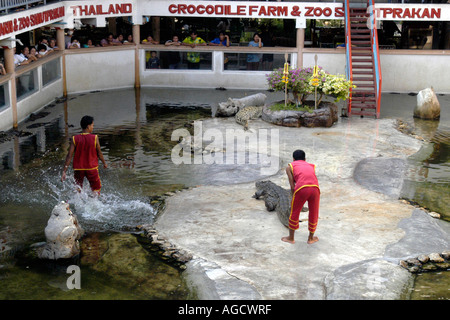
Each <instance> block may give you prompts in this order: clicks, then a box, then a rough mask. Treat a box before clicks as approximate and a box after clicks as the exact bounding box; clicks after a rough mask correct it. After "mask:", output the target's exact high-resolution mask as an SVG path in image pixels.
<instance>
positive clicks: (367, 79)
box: [353, 74, 373, 82]
mask: <svg viewBox="0 0 450 320" xmlns="http://www.w3.org/2000/svg"><path fill="white" fill-rule="evenodd" d="M355 76H358V74H354V75H353V82H356V81H373V77H371V78H368V77H361V78H355Z"/></svg>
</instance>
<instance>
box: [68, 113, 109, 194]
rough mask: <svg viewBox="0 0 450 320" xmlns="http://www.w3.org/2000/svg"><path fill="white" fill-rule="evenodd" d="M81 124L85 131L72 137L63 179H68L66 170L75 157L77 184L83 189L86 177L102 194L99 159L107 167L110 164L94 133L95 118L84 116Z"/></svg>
mask: <svg viewBox="0 0 450 320" xmlns="http://www.w3.org/2000/svg"><path fill="white" fill-rule="evenodd" d="M80 125H81V129H82V130H83V132H82V133H81V134H78V135H75V136H73V137H72V139H70V147H69V153H68V154H67V157H66V162H65V164H64V169H63V172H62V176H61V181H64V180H65V179H66V171H67V168H68V167H69V164H70V161H71V160H72V157H73V170H74V178H75V182H76V184H77V185H78V186H79V187H80V189H81V188H82V187H83V180H84V177H86V178H87V179H88V181H89V184H90V186H91V189H92V191H93V192H95V193H97V194H100V189H101V188H102V183H101V181H100V176H99V174H98V159H100V160H101V161H102V163H103V166H104V167H105V169H106V168H108V165H107V164H106V162H105V159H104V158H103V154H102V152H101V150H100V142H99V141H98V136H97V135H95V134H92V132H93V131H94V118H93V117H91V116H84V117H83V118H81V121H80Z"/></svg>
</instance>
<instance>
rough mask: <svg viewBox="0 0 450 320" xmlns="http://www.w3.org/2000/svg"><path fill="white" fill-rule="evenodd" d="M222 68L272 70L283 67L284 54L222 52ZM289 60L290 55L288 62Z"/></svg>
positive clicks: (231, 69)
mask: <svg viewBox="0 0 450 320" xmlns="http://www.w3.org/2000/svg"><path fill="white" fill-rule="evenodd" d="M223 58H224V60H223V61H224V70H225V71H226V70H229V71H238V70H242V71H244V70H247V71H273V69H278V68H283V67H284V62H285V61H284V54H276V53H256V52H255V53H230V52H225V53H224V57H223ZM289 61H290V55H289V58H288V62H289Z"/></svg>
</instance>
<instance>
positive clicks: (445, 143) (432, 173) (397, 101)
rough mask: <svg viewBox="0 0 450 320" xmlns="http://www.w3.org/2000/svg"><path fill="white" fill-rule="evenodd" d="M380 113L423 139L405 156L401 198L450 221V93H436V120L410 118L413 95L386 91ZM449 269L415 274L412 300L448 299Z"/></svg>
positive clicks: (410, 293)
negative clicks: (404, 176) (406, 160)
mask: <svg viewBox="0 0 450 320" xmlns="http://www.w3.org/2000/svg"><path fill="white" fill-rule="evenodd" d="M383 99H384V100H383V106H384V108H383V109H382V113H381V116H382V117H390V118H395V119H400V120H401V121H403V122H404V123H405V130H403V131H404V132H405V133H407V134H411V135H413V136H415V137H416V138H418V139H422V140H423V141H424V143H423V146H422V148H421V149H420V150H419V151H418V152H417V153H415V154H413V155H412V156H410V157H409V158H408V170H407V174H406V178H405V180H404V185H403V189H402V194H401V196H402V198H405V199H407V200H410V201H411V202H413V203H416V204H417V205H418V206H420V207H422V208H425V209H426V210H428V211H431V212H437V213H439V214H440V217H441V219H443V220H446V221H450V96H449V95H438V100H439V103H440V105H441V116H440V119H439V120H422V119H416V118H413V110H414V106H415V104H416V96H415V95H414V94H411V95H397V94H385V95H384V96H383ZM449 288H450V271H443V272H428V273H422V274H418V275H417V276H415V282H414V287H413V288H411V289H410V292H409V296H408V298H409V299H412V300H449V299H450V289H449Z"/></svg>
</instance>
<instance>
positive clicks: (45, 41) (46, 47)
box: [35, 37, 50, 51]
mask: <svg viewBox="0 0 450 320" xmlns="http://www.w3.org/2000/svg"><path fill="white" fill-rule="evenodd" d="M41 44H42V45H44V46H45V51H48V50H50V47H49V45H48V40H47V38H46V37H40V38H39V41H38V44H37V45H35V48H36V50H37V51H39V49H38V47H39V45H41Z"/></svg>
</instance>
